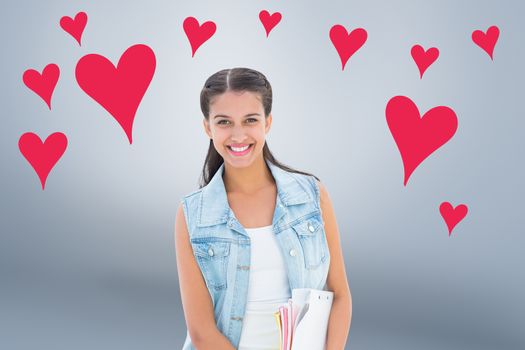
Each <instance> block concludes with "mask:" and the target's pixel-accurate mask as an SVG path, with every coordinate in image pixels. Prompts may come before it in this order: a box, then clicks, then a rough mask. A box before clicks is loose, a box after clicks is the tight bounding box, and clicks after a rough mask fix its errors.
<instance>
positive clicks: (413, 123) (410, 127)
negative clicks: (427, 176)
mask: <svg viewBox="0 0 525 350" xmlns="http://www.w3.org/2000/svg"><path fill="white" fill-rule="evenodd" d="M385 113H386V121H387V123H388V127H389V128H390V132H391V133H392V136H393V137H394V140H395V142H396V144H397V147H398V149H399V153H400V154H401V158H402V159H403V166H404V169H405V179H404V182H403V185H405V186H406V184H407V182H408V179H409V178H410V175H411V174H412V172H413V171H414V170H415V169H416V168H417V167H418V166H419V164H421V162H422V161H423V160H425V159H426V158H427V157H428V156H429V155H431V154H432V153H433V152H434V151H435V150H437V149H438V148H439V147H441V146H442V145H444V144H445V143H446V142H447V141H448V140H450V139H451V138H452V136H453V135H454V133H455V132H456V130H457V127H458V120H457V117H456V113H455V112H454V111H453V110H452V109H451V108H449V107H446V106H438V107H434V108H432V109H430V110H429V111H428V112H426V113H425V114H424V115H423V117H420V114H419V110H418V108H417V106H416V105H415V103H414V102H412V100H410V99H409V98H408V97H406V96H395V97H392V98H391V99H390V101H388V103H387V105H386V111H385Z"/></svg>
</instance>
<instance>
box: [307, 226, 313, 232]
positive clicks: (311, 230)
mask: <svg viewBox="0 0 525 350" xmlns="http://www.w3.org/2000/svg"><path fill="white" fill-rule="evenodd" d="M308 229H309V230H310V232H314V227H313V226H312V224H308Z"/></svg>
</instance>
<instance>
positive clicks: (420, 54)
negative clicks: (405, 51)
mask: <svg viewBox="0 0 525 350" xmlns="http://www.w3.org/2000/svg"><path fill="white" fill-rule="evenodd" d="M410 54H411V55H412V58H413V59H414V62H416V65H417V68H419V78H420V79H422V78H423V73H425V71H426V70H427V68H428V67H430V65H431V64H432V63H434V62H435V61H436V60H437V58H438V57H439V50H438V49H437V48H435V47H431V48H429V49H428V50H426V51H425V49H423V47H422V46H421V45H414V46H412V50H410Z"/></svg>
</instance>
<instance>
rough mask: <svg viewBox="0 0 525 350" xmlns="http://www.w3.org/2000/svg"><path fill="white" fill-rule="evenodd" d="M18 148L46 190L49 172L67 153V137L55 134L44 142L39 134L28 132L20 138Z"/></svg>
mask: <svg viewBox="0 0 525 350" xmlns="http://www.w3.org/2000/svg"><path fill="white" fill-rule="evenodd" d="M18 148H19V149H20V152H21V153H22V155H23V156H24V158H25V159H26V160H27V161H28V162H29V164H31V166H32V167H33V169H34V170H35V172H36V173H37V175H38V177H39V178H40V183H41V184H42V190H44V188H45V186H46V179H47V176H48V175H49V172H50V171H51V169H53V167H54V166H55V164H56V163H57V162H58V160H59V159H60V158H61V157H62V155H63V154H64V152H65V151H66V148H67V137H66V135H64V134H63V133H61V132H55V133H53V134H51V135H49V136H48V137H47V139H46V141H45V142H42V140H41V139H40V137H39V136H38V135H37V134H34V133H32V132H26V133H25V134H23V135H22V136H20V139H19V140H18Z"/></svg>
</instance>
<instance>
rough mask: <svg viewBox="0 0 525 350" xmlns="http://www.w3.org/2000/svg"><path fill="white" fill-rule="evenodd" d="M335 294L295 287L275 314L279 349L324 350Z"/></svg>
mask: <svg viewBox="0 0 525 350" xmlns="http://www.w3.org/2000/svg"><path fill="white" fill-rule="evenodd" d="M333 296H334V293H333V292H331V291H327V290H318V289H311V288H298V289H293V290H292V298H291V299H288V303H286V304H283V305H281V306H280V307H279V310H277V311H276V312H275V313H274V316H275V320H276V321H277V325H278V328H279V339H280V343H279V349H280V350H324V349H325V344H326V331H327V329H328V319H329V318H330V310H331V309H332V301H333Z"/></svg>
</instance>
